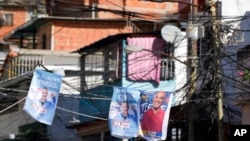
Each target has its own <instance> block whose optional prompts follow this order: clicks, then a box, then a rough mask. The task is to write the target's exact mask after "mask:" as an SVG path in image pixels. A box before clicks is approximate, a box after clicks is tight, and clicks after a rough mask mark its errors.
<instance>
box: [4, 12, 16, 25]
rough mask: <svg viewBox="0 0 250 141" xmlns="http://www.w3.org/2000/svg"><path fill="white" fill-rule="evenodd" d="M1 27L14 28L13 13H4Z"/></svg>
mask: <svg viewBox="0 0 250 141" xmlns="http://www.w3.org/2000/svg"><path fill="white" fill-rule="evenodd" d="M1 25H2V26H13V25H14V24H13V14H12V13H2V15H1Z"/></svg>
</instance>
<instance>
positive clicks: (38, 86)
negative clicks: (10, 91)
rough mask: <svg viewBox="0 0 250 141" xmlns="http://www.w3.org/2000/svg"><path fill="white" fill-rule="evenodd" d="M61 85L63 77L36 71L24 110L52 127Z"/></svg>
mask: <svg viewBox="0 0 250 141" xmlns="http://www.w3.org/2000/svg"><path fill="white" fill-rule="evenodd" d="M61 83H62V76H61V75H58V74H54V73H50V72H46V71H43V70H35V71H34V75H33V78H32V80H31V84H30V88H29V91H28V95H27V97H26V101H25V104H24V108H23V110H24V111H25V112H27V113H28V114H29V115H30V116H31V117H33V118H34V119H35V120H37V121H39V122H41V123H44V124H47V125H51V124H52V121H53V118H54V114H55V109H56V105H57V101H58V96H59V91H60V87H61Z"/></svg>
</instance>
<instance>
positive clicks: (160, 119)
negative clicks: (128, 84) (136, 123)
mask: <svg viewBox="0 0 250 141" xmlns="http://www.w3.org/2000/svg"><path fill="white" fill-rule="evenodd" d="M172 96H173V95H172V93H171V92H164V91H156V92H146V91H143V92H142V93H141V98H140V123H141V124H140V128H139V135H140V136H141V137H143V138H144V139H146V140H148V141H154V140H165V139H166V137H167V127H168V121H169V115H170V107H171V101H172Z"/></svg>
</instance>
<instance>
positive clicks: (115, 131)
mask: <svg viewBox="0 0 250 141" xmlns="http://www.w3.org/2000/svg"><path fill="white" fill-rule="evenodd" d="M113 89H114V92H113V97H112V101H111V105H110V111H109V119H108V122H109V129H110V133H111V135H112V136H114V137H117V138H121V139H129V138H133V137H137V136H138V131H139V130H138V128H139V98H140V93H141V92H140V91H139V90H135V89H128V88H122V87H113Z"/></svg>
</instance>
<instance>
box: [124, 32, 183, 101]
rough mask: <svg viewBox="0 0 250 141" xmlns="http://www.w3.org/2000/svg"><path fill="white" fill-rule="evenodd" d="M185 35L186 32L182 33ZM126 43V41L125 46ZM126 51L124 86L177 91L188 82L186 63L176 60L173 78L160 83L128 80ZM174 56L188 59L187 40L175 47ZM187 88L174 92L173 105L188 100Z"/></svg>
mask: <svg viewBox="0 0 250 141" xmlns="http://www.w3.org/2000/svg"><path fill="white" fill-rule="evenodd" d="M182 34H183V35H185V33H182ZM125 46H126V44H125V42H124V44H123V47H125ZM126 56H127V55H126V53H125V52H123V61H122V62H123V64H122V76H123V77H122V86H123V87H133V88H137V89H141V90H149V91H160V90H161V91H162V90H163V91H170V92H175V91H176V90H177V89H180V88H181V87H182V86H184V85H185V84H186V82H187V71H186V65H184V64H182V63H180V62H178V61H175V79H173V80H161V81H160V83H159V84H156V83H154V82H135V81H130V80H128V78H127V77H126V76H127V70H126V68H127V63H126V62H127V61H126ZM174 56H175V57H176V58H178V59H180V60H181V61H185V60H187V40H186V39H184V40H182V41H181V42H180V43H179V44H178V45H176V47H175V51H174ZM185 95H186V90H184V89H183V90H181V91H180V92H178V93H176V94H174V97H173V104H172V105H173V106H174V105H179V104H183V103H185V102H186V98H185Z"/></svg>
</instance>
